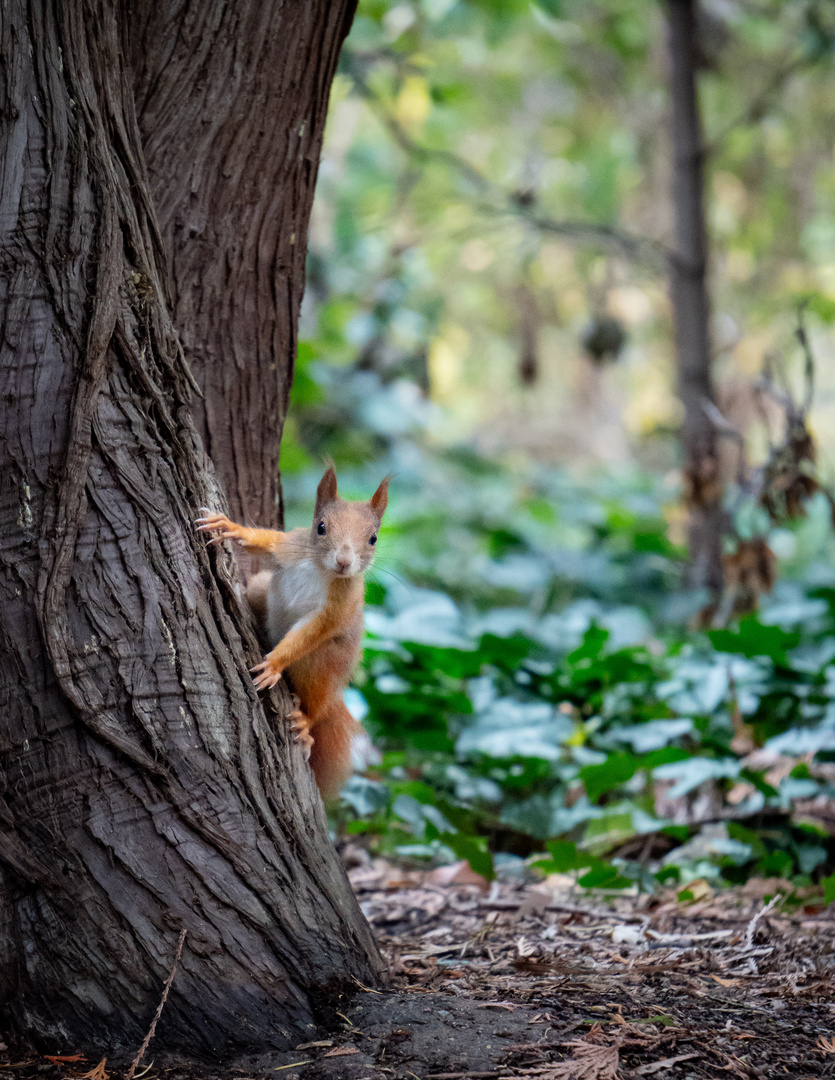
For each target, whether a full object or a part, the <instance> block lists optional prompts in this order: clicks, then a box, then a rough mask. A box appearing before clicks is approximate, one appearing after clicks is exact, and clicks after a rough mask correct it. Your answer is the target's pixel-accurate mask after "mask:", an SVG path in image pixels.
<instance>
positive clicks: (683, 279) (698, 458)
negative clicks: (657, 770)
mask: <svg viewBox="0 0 835 1080" xmlns="http://www.w3.org/2000/svg"><path fill="white" fill-rule="evenodd" d="M667 23H668V43H669V57H670V85H671V96H672V144H673V157H674V161H673V207H674V214H675V253H674V255H673V256H672V257H671V259H670V283H671V293H672V302H673V319H674V322H675V342H676V354H677V360H678V384H679V394H680V396H681V401H682V404H683V405H684V423H683V426H682V432H681V438H682V449H683V457H684V463H683V479H684V495H685V502H686V506H687V511H688V519H689V520H688V533H689V544H690V563H691V574H692V583H693V585H695V586H697V587H701V588H707V590H708V592H709V593H710V596H711V600H712V602H716V601H717V600H718V598H719V596H720V594H721V592H722V533H723V531H724V527H725V515H724V512H723V510H722V480H721V475H720V467H719V453H718V438H717V432H716V429H715V427H714V425H713V423H712V422H711V420H710V417H709V416H708V413H707V410H706V408H705V406H706V405H707V404H709V403H714V404H715V395H714V391H713V381H712V378H711V343H710V303H709V300H708V293H707V267H708V241H707V230H706V228H705V216H704V205H703V187H704V176H703V171H704V170H703V166H704V145H703V142H702V131H701V123H700V118H699V103H698V97H697V91H696V67H697V55H698V53H697V48H698V38H697V32H698V27H697V19H696V0H667Z"/></svg>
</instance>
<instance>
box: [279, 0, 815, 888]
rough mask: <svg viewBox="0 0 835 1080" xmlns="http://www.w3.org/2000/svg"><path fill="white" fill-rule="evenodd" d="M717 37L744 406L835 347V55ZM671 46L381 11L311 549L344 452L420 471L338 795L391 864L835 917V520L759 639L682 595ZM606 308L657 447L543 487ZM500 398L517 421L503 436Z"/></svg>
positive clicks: (351, 62)
mask: <svg viewBox="0 0 835 1080" xmlns="http://www.w3.org/2000/svg"><path fill="white" fill-rule="evenodd" d="M721 8H722V10H721V12H719V9H718V8H716V6H715V5H714V6H713V7H712V8H711V19H712V20H713V22H712V23H711V27H712V33H711V34H709V35H708V37H707V39H706V41H705V42H704V43H703V44H704V45H705V56H704V61H705V70H704V71H703V73H702V75H701V77H700V78H701V87H700V97H701V100H702V103H703V108H704V113H705V116H704V119H705V128H706V137H707V141H708V143H709V144H710V147H711V156H710V161H709V166H710V167H709V170H708V188H707V202H708V207H709V212H710V229H711V241H712V245H713V246H712V263H713V264H714V265H715V267H716V272H715V281H716V289H715V295H714V300H715V304H714V307H715V311H716V325H717V328H719V329H720V330H721V328H722V327H723V326H724V327H725V328H726V329H727V327H728V326H730V327H731V330H732V332H728V333H726V334H725V337H726V338H727V341H725V340H724V339H723V341H722V343H721V344H720V343H719V338H722V334H721V333H718V335H717V351H718V353H719V359H718V361H717V372H718V374H719V376H720V377H724V376H729V378H730V379H731V381H733V379H734V378H736V377H738V374H739V373H738V372H737V371H736V370H735V368H734V366H733V365H734V356H733V354H734V350H736V352H737V353H738V354H739V357H740V363H744V365H745V373H746V374H747V375H750V374H751V373H752V365H753V366H754V367H755V366H756V365H757V364H758V362H759V361H758V358H759V357H760V356H761V355H762V353H763V351H765V350H774V349H777V350H778V351H779V350H780V349H782V348H783V346H784V345H785V341H786V340H787V338H789V336H790V333H791V329H792V326H793V323H794V312H795V310H796V308H797V306H798V305H799V304H800V303H803V304H805V306H806V311H807V312H808V316H809V326H810V334H812V335H813V336H815V338H816V341H815V347H816V350H817V349H820V348H821V347H822V346H821V340H820V335H821V333H823V332H825V331H826V329H827V328H830V327H831V325H832V324H833V321H835V300H833V296H835V293H833V288H832V274H831V262H832V259H831V251H832V240H833V236H835V232H834V231H833V226H832V220H833V213H835V183H833V181H832V162H831V139H830V140H828V141H827V140H826V139H825V138H821V136H820V132H821V131H822V130H829V129H830V128H831V125H832V117H833V104H832V102H833V98H832V95H831V92H830V85H829V83H830V81H831V72H830V69H831V66H832V62H833V52H832V41H833V40H835V38H833V30H834V29H835V27H834V26H833V23H832V20H831V17H830V14H829V13H828V11H827V9H826V6H825V5H822V4H816V3H791V4H775V3H771V2H770V0H762V2H760V0H757V2H755V3H753V4H737V3H735V2H731V3H729V4H725V5H721ZM714 9H715V10H714ZM717 12H718V14H717ZM662 14H663V6H662V5H656V4H651V5H647V4H645V3H639V2H637V0H604V2H601V3H595V4H586V3H580V2H579V0H535V2H533V3H530V2H528V0H467V2H465V0H457V2H456V0H397V2H395V0H361V3H360V6H359V11H358V15H357V19H356V22H355V26H354V29H353V31H352V34H351V36H350V38H349V41H348V43H347V47H346V50H345V52H344V55H343V59H342V62H341V70H340V74H339V76H338V78H337V81H336V84H335V86H334V94H333V101H332V111H331V126H330V131H329V135H328V140H327V143H326V148H325V154H324V158H323V162H322V168H321V171H320V179H319V189H318V195H317V200H318V202H317V207H318V208H319V210H320V211H321V212H320V213H319V214H318V216H317V215H314V221H313V227H312V240H311V251H310V259H309V267H308V292H307V296H306V302H305V308H304V310H303V317H302V337H303V342H302V344H301V345H300V347H299V354H298V360H297V367H296V376H295V382H294V386H293V392H292V399H291V415H290V419H289V421H288V424H287V427H286V428H285V435H284V442H283V448H282V471H283V476H284V482H285V494H286V497H287V505H288V513H289V516H290V523H291V524H297V523H301V522H305V523H306V521H307V518H308V515H309V508H310V506H311V505H312V499H313V493H314V491H315V485H316V480H317V478H318V475H317V473H318V468H317V466H318V463H319V461H320V460H321V459H322V458H323V457H324V456H325V455H332V456H333V457H334V459H335V460H336V462H337V465H338V467H339V475H340V489H341V490H342V491H343V493H344V494H346V495H348V496H349V497H359V496H367V495H368V493H369V492H370V491H371V490H373V487H374V486H376V483H377V482H379V479H380V476H381V475H382V474H384V473H386V472H389V471H394V472H396V473H397V477H396V479H395V482H394V484H393V485H392V503H391V507H390V510H389V511H388V513H387V516H386V521H385V524H384V527H383V529H382V530H381V533H380V543H379V553H378V558H377V563H376V564H375V570H374V574H373V575H372V578H371V580H369V582H368V593H367V604H368V612H367V627H368V641H367V647H366V652H365V659H364V663H363V667H362V670H361V671H360V672H359V673H358V677H357V681H356V689H355V690H354V691H353V692H352V698H351V700H352V701H353V705H354V707H355V709H356V711H357V712H358V713H364V723H365V725H366V727H367V728H368V731H369V733H370V734H371V736H372V739H373V743H374V745H375V746H376V747H377V748H378V749H379V751H380V753H381V759H380V760H379V761H378V762H376V763H374V764H372V765H371V766H370V767H369V768H367V769H366V770H365V775H363V776H357V777H355V778H354V779H353V780H352V781H351V782H350V783H349V785H348V787H347V788H346V790H345V797H344V805H343V809H342V811H341V816H340V819H339V821H338V823H337V824H338V827H339V828H340V829H341V830H343V832H344V833H346V834H348V835H351V836H355V837H357V838H360V839H361V841H362V842H363V843H365V844H366V845H367V846H368V847H369V848H371V849H372V850H374V851H377V852H380V853H382V854H397V855H399V856H400V857H407V858H411V859H422V860H429V861H434V862H444V861H452V860H454V859H457V858H465V859H467V860H468V861H469V862H470V864H471V865H472V866H473V868H474V869H476V870H477V871H478V872H480V873H482V874H484V876H485V877H488V878H489V877H491V876H492V874H493V872H494V864H495V870H496V872H508V873H509V872H521V870H522V860H527V861H528V862H532V863H534V864H535V865H538V867H539V871H540V872H546V873H555V874H565V873H568V874H571V875H573V876H575V877H576V878H577V880H578V881H579V882H580V884H581V885H583V886H584V887H604V888H622V887H625V886H626V885H633V886H636V887H640V888H651V887H653V886H654V885H656V884H658V883H659V882H661V883H664V882H668V883H676V884H677V885H678V886H680V887H681V890H680V891H681V895H682V897H683V898H684V899H686V898H687V895H688V893H689V895H690V896H691V897H692V896H693V895H694V893H693V892H692V891H691V890H688V888H687V886H688V884H689V883H690V882H691V881H692V880H694V879H696V878H708V879H709V880H710V881H712V882H739V881H742V880H745V879H746V878H747V877H749V876H751V875H753V874H756V875H765V876H774V875H778V876H785V877H788V878H791V879H792V880H793V881H794V882H795V883H796V884H797V885H798V886H802V885H804V884H808V883H809V882H811V881H813V880H815V881H818V880H824V882H825V888H826V890H827V902H829V900H830V899H831V898H832V897H831V896H830V893H833V892H835V890H833V886H832V881H833V880H835V875H832V876H831V877H826V876H825V875H827V874H828V873H829V871H831V870H832V869H833V847H832V842H831V841H830V839H829V836H828V834H827V833H826V832H825V831H821V827H820V825H819V824H816V822H815V820H814V819H813V818H811V817H810V815H809V814H808V813H807V812H805V811H804V812H803V813H801V812H800V811H799V810H798V806H799V805H802V806H806V807H807V808H808V806H809V805H810V804H811V802H812V800H814V799H815V798H821V799H823V800H826V799H829V798H831V797H832V795H833V792H832V790H831V788H832V783H831V780H830V772H829V771H828V770H827V768H826V766H827V765H829V764H830V763H831V762H832V761H833V760H835V646H833V644H832V642H833V638H835V579H833V575H832V572H831V570H830V566H831V564H832V546H831V543H830V542H829V540H828V539H827V536H828V530H829V528H830V524H829V516H828V515H829V511H828V507H827V506H826V504H825V502H824V500H823V499H819V500H813V501H812V503H811V504H810V514H809V519H808V520H807V521H806V522H803V523H801V525H799V526H796V527H795V526H793V527H792V528H790V529H789V528H787V529H783V530H781V531H780V535H779V536H778V537H777V540H779V541H780V542H779V543H776V544H775V547H776V548H779V554H781V556H782V561H781V565H780V582H779V585H778V588H777V590H776V593H775V596H774V597H773V598H772V599H771V600H769V601H768V602H767V603H766V604H764V606H763V609H762V611H761V613H760V614H759V616H757V617H749V618H746V619H743V620H742V621H741V622H739V623H731V624H730V625H727V626H722V627H717V628H716V629H712V630H709V631H707V632H701V631H694V630H692V629H691V628H690V627H691V621H692V619H693V616H694V615H695V613H696V612H697V611H698V610H699V608H700V607H701V606H702V604H703V602H704V597H700V596H694V595H691V594H689V593H687V592H685V591H683V590H682V588H681V576H682V575H681V571H682V562H683V557H684V553H683V549H682V529H681V517H680V514H679V513H678V510H677V503H678V491H677V489H676V487H675V483H672V484H671V483H670V482H669V473H668V470H670V469H671V468H672V467H673V466H674V465H675V459H674V457H673V456H672V454H671V450H670V443H671V438H670V434H671V432H672V431H673V429H674V427H675V425H676V423H677V422H678V414H677V412H676V408H675V405H674V403H673V396H674V395H673V390H672V379H671V377H670V370H669V357H670V354H671V348H670V327H669V315H668V306H667V301H666V299H665V292H666V286H665V283H664V281H663V274H664V265H663V259H662V260H661V261H660V263H659V260H658V251H657V249H655V248H653V246H652V244H651V243H650V245H649V247H647V246H644V240H643V238H644V237H650V236H652V237H654V238H655V239H656V240H660V241H661V242H666V237H665V234H664V232H663V226H659V225H658V222H659V220H660V221H662V222H663V220H665V219H666V218H665V214H664V213H663V212H662V213H659V206H658V202H659V198H663V194H662V195H660V194H659V192H660V191H662V189H660V188H659V186H658V176H659V175H661V174H663V173H664V171H665V169H666V165H664V167H663V168H661V169H660V170H659V167H658V163H659V161H660V162H662V163H663V162H666V161H667V160H668V152H669V148H668V134H667V132H666V126H665V125H666V104H665V97H666V70H665V66H664V64H663V63H662V61H661V57H662V52H663V50H662V49H661V48H660V42H661V41H662V39H663V19H662ZM714 22H715V25H713V23H714ZM711 27H709V29H710V28H711ZM784 88H787V92H786V93H783V89H784ZM754 106H755V108H754ZM796 161H800V162H802V163H803V169H800V168H796V169H792V168H791V165H792V163H793V162H796ZM633 241H634V244H635V245H636V246H632V247H630V246H629V245H630V244H631V243H633ZM624 243H625V244H626V247H624ZM623 285H626V286H627V287H626V288H625V289H624V288H622V287H621V286H623ZM520 286H524V287H525V288H526V289H527V290H529V291H530V292H531V293H532V294H533V295H534V297H535V300H536V311H537V316H538V319H539V324H538V327H537V330H538V334H539V339H540V341H541V342H542V341H545V342H547V343H548V346H547V348H546V347H545V346H543V347H542V349H541V352H542V357H541V359H542V360H543V365H542V366H543V369H547V368H548V358H549V356H550V357H551V367H550V369H549V370H550V375H548V374H547V371H546V375H542V374H541V373H540V376H539V381H538V382H536V383H535V384H534V385H533V387H529V388H525V387H524V386H521V385H520V383H519V379H518V377H517V374H516V372H517V365H516V363H515V362H514V361H515V358H516V356H517V355H518V350H519V341H518V338H519V335H520V325H519V314H518V307H519V288H520ZM618 304H619V305H621V307H622V308H623V313H622V314H621V309H620V307H618V317H619V318H622V319H623V320H624V321H625V324H626V328H627V329H628V345H627V347H626V348H625V350H624V356H623V360H622V361H621V366H620V367H619V368H618V369H617V370H613V369H610V370H609V371H607V372H606V373H605V376H603V377H602V379H603V378H609V377H610V376H611V378H610V381H609V382H608V383H607V382H605V381H601V382H600V383H599V384H596V385H598V388H599V390H600V392H601V393H602V394H604V396H605V393H606V392H607V389H608V391H611V390H612V388H613V386H614V387H615V388H616V389H617V390H618V393H619V395H620V398H619V408H621V410H623V404H624V401H625V400H626V398H627V396H628V400H629V406H630V411H631V414H632V420H631V421H630V422H631V423H632V425H633V429H634V430H640V431H642V432H645V433H646V432H650V431H652V432H654V433H655V434H654V436H653V438H652V439H650V438H645V439H643V440H642V441H640V445H639V446H638V448H637V450H635V452H634V455H633V460H632V461H631V462H629V463H626V464H625V465H624V467H623V468H622V469H621V470H620V471H619V472H606V471H601V470H598V471H596V472H587V473H586V474H585V479H578V477H577V476H575V475H569V474H568V473H567V472H566V471H564V470H561V469H558V468H556V467H553V465H551V464H539V465H537V464H533V463H531V462H530V460H529V459H528V457H527V456H526V455H525V453H524V451H525V450H526V449H527V443H526V442H525V436H526V429H527V426H528V424H529V421H530V426H531V427H535V424H534V420H536V418H537V417H541V415H542V414H543V413H544V414H546V415H548V416H549V422H550V423H551V428H550V431H551V432H552V434H553V433H554V432H557V433H559V432H561V431H562V429H563V427H565V426H566V425H567V424H568V423H569V422H570V421H571V419H572V414H573V412H575V411H578V410H579V409H580V406H581V404H582V403H581V402H580V401H579V395H578V393H577V391H576V386H575V384H576V383H579V382H580V381H582V380H581V377H582V376H583V373H584V371H586V369H585V368H584V367H583V363H585V361H581V354H582V348H581V344H580V343H581V339H582V335H583V328H584V327H586V326H587V325H588V324H589V321H590V320H591V319H592V318H594V317H598V316H600V315H601V314H603V313H604V312H605V311H608V310H609V307H612V305H614V306H615V307H617V305H618ZM607 305H608V306H607ZM549 350H550V352H549ZM752 358H753V359H752ZM829 368H831V365H829V366H827V365H825V364H823V365H820V370H819V372H818V378H819V383H822V384H823V386H824V390H827V387H828V386H829V384H828V383H827V382H826V380H827V379H829V378H830V376H829V375H828V374H827V372H828V370H829ZM833 370H835V369H833ZM587 374H588V372H587V371H586V375H587ZM549 379H550V381H548V380H549ZM617 379H620V380H621V381H620V382H619V383H618V382H617V381H616V380H617ZM543 380H544V381H543ZM665 380H666V381H665ZM831 396H832V395H831V391H830V397H831ZM497 402H498V403H501V405H502V407H503V409H504V413H506V414H507V415H510V416H512V417H513V418H514V422H513V424H507V425H506V426H505V428H504V429H503V430H502V431H501V432H500V434H498V435H495V436H494V433H493V432H492V430H491V429H492V427H493V426H494V425H495V424H496V423H497V421H498V419H499V418H500V416H502V415H504V413H502V412H501V411H500V410H499V408H498V407H497ZM591 415H592V420H591V421H590V422H589V421H588V420H587V418H586V417H585V414H584V415H583V416H581V423H580V427H581V428H583V427H594V423H595V422H594V414H593V413H592V414H591ZM825 415H826V416H828V415H829V414H825ZM818 428H819V430H820V431H821V432H822V433H823V435H824V436H825V433H826V431H827V430H829V429H831V428H832V425H831V422H830V423H826V422H819V423H818ZM634 430H633V435H634ZM581 434H585V432H581ZM469 435H472V436H473V438H472V439H471V440H470V441H467V438H466V437H467V436H469ZM491 440H492V441H491ZM508 440H510V442H509V443H508V444H507V445H506V442H507V441H508ZM514 440H515V441H514ZM485 442H486V443H487V444H488V445H491V446H493V447H495V446H497V445H498V446H501V447H502V450H503V451H505V450H506V451H507V453H504V454H503V456H502V458H501V460H498V459H497V457H496V455H495V454H493V455H491V454H489V453H485V452H483V450H482V449H479V446H483V445H484V443H485ZM632 445H633V448H634V441H633V444H632ZM543 460H549V457H548V454H547V453H546V454H544V455H543ZM636 461H641V462H644V463H645V466H648V467H642V466H639V465H638V464H636V463H635V462H636ZM653 470H654V472H653ZM742 526H744V527H743V528H742V531H743V532H744V533H745V535H749V534H754V533H756V531H757V527H758V523H757V522H756V521H751V522H747V523H746V522H743V523H742ZM746 530H747V531H746ZM694 819H696V823H694V824H682V823H681V822H682V821H688V822H691V821H693V820H694ZM545 852H547V853H548V854H547V855H546V854H544V853H545Z"/></svg>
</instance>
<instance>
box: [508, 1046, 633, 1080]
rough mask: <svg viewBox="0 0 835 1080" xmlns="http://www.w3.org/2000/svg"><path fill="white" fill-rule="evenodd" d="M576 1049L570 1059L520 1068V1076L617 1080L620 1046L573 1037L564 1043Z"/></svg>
mask: <svg viewBox="0 0 835 1080" xmlns="http://www.w3.org/2000/svg"><path fill="white" fill-rule="evenodd" d="M564 1045H565V1046H570V1047H571V1048H572V1049H573V1051H574V1057H573V1058H571V1059H570V1060H568V1061H558V1062H555V1063H554V1064H553V1065H544V1066H536V1067H534V1068H533V1069H520V1070H519V1075H520V1076H531V1077H536V1078H537V1080H616V1077H617V1074H618V1063H619V1057H618V1048H617V1047H616V1046H600V1045H599V1044H594V1043H587V1042H583V1041H581V1040H579V1039H572V1040H571V1041H570V1042H567V1043H565V1044H564Z"/></svg>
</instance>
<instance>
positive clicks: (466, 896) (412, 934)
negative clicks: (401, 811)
mask: <svg viewBox="0 0 835 1080" xmlns="http://www.w3.org/2000/svg"><path fill="white" fill-rule="evenodd" d="M355 858H356V859H357V860H358V864H357V865H355V866H354V867H353V868H352V869H351V870H350V876H351V879H352V883H353V886H354V889H355V891H356V893H357V896H358V898H359V900H360V903H361V905H362V908H363V911H364V912H365V914H366V916H367V917H368V919H369V920H370V922H371V924H372V926H373V927H374V929H375V932H376V934H377V939H378V941H379V943H380V947H381V949H382V951H383V953H384V955H385V957H386V958H387V960H388V963H389V969H390V973H391V985H390V988H389V989H388V991H387V992H385V993H377V992H375V991H372V990H359V989H358V993H357V996H356V997H355V998H354V999H353V1001H351V1003H350V1004H349V1005H347V1007H346V1008H345V1011H344V1013H343V1015H342V1017H341V1021H342V1030H340V1031H339V1032H334V1033H332V1034H330V1035H329V1036H328V1037H325V1038H319V1039H316V1040H315V1041H313V1042H311V1043H309V1044H302V1045H301V1046H300V1047H299V1048H298V1052H297V1053H296V1054H295V1055H293V1054H288V1055H285V1057H284V1059H283V1060H282V1061H280V1062H279V1061H276V1062H275V1063H274V1065H273V1069H275V1065H279V1066H284V1068H282V1069H281V1070H280V1073H279V1074H278V1075H281V1076H283V1077H285V1080H291V1078H295V1077H298V1080H326V1078H328V1080H363V1078H368V1080H371V1078H373V1080H410V1078H419V1080H477V1078H479V1077H485V1078H487V1077H514V1076H515V1077H529V1078H531V1080H616V1078H622V1080H627V1078H631V1077H657V1078H659V1080H706V1078H716V1080H719V1078H726V1077H741V1078H746V1080H747V1078H759V1077H763V1078H768V1080H772V1078H777V1077H796V1078H799V1080H803V1078H806V1077H824V1076H829V1077H835V911H831V910H826V909H824V908H823V905H822V903H821V902H820V901H814V900H811V901H810V902H808V903H806V904H804V905H800V906H796V907H795V908H794V909H793V910H792V911H791V912H782V911H780V912H778V911H777V907H776V905H775V906H774V907H769V903H768V898H769V897H770V896H772V895H774V894H775V893H777V892H778V891H782V892H783V893H784V894H786V895H787V894H788V893H790V892H791V886H790V885H788V883H786V882H779V881H773V880H772V881H762V880H757V881H751V882H749V883H748V885H746V886H744V887H742V888H740V889H736V890H729V891H723V892H720V893H716V894H714V893H713V892H712V890H711V889H710V888H709V887H708V886H707V885H706V884H704V883H703V884H702V885H701V886H699V885H698V884H697V885H695V886H693V887H691V889H690V891H691V892H692V893H693V894H694V900H693V901H692V902H688V903H682V902H680V901H679V900H678V897H677V895H676V893H675V892H674V891H673V892H669V893H667V894H662V895H660V896H652V897H650V896H646V895H643V896H623V895H619V896H608V897H606V898H605V899H601V898H600V897H599V896H598V897H591V896H584V895H576V894H574V893H573V892H572V886H571V883H570V882H569V880H568V879H563V880H560V879H550V880H549V881H548V882H544V883H542V882H541V883H527V884H526V883H524V882H515V883H514V882H506V883H499V884H493V885H492V886H486V883H483V882H481V881H480V879H478V878H476V877H475V875H473V874H472V873H471V871H469V868H468V867H467V866H466V864H463V865H461V866H459V867H452V868H445V869H444V870H441V871H434V872H432V873H428V874H427V873H403V872H402V871H400V870H398V869H397V867H395V866H392V865H391V864H389V863H386V862H384V861H382V860H375V861H373V862H372V861H369V860H367V858H365V857H364V853H362V852H356V853H355ZM471 881H472V883H470V882H471ZM833 907H835V905H833ZM250 1075H252V1074H250ZM272 1075H273V1076H276V1073H275V1072H273V1074H272Z"/></svg>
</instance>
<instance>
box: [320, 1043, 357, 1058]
mask: <svg viewBox="0 0 835 1080" xmlns="http://www.w3.org/2000/svg"><path fill="white" fill-rule="evenodd" d="M358 1053H359V1050H357V1048H356V1046H336V1047H334V1049H333V1050H328V1052H327V1054H325V1057H326V1058H329V1057H345V1056H346V1055H347V1054H358Z"/></svg>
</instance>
